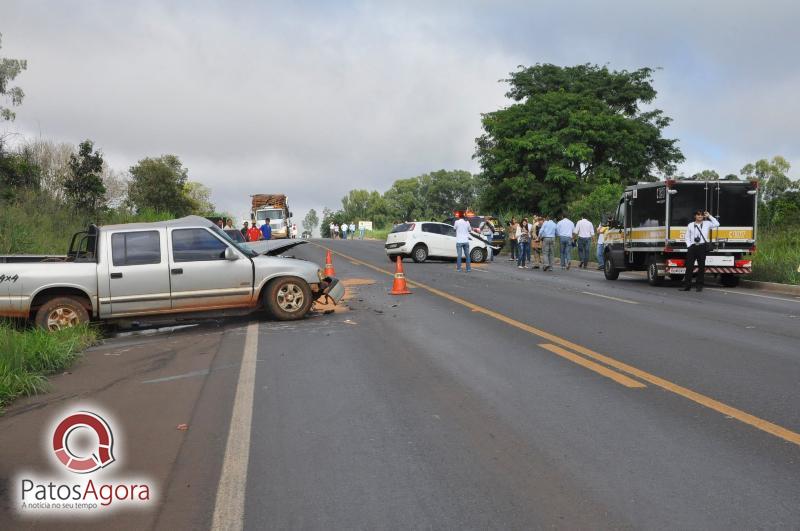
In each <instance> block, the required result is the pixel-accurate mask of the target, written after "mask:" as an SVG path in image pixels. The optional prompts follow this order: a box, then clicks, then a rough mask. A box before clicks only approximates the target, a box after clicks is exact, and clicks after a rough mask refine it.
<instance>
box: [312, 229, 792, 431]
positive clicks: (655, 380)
mask: <svg viewBox="0 0 800 531" xmlns="http://www.w3.org/2000/svg"><path fill="white" fill-rule="evenodd" d="M314 245H317V246H319V247H322V248H323V249H327V250H329V251H331V252H332V253H334V254H337V255H339V256H341V257H343V258H346V259H347V260H350V261H351V262H356V263H358V264H360V265H362V266H364V267H368V268H370V269H372V270H374V271H377V272H379V273H383V274H385V275H389V276H392V275H394V273H392V272H390V271H386V270H385V269H381V268H380V267H377V266H374V265H372V264H370V263H367V262H364V261H363V260H359V259H358V258H353V257H351V256H348V255H346V254H343V253H340V252H338V251H334V250H333V249H329V248H328V247H325V246H323V245H319V244H316V243H315V244H314ZM407 283H408V284H410V285H411V286H414V287H418V288H422V289H424V290H426V291H428V292H430V293H433V294H434V295H439V296H440V297H442V298H445V299H447V300H449V301H452V302H454V303H456V304H460V305H462V306H465V307H467V308H469V309H471V310H473V311H474V312H478V313H482V314H484V315H488V316H489V317H493V318H494V319H497V320H498V321H502V322H504V323H506V324H508V325H511V326H513V327H515V328H518V329H520V330H524V331H526V332H528V333H530V334H533V335H535V336H539V337H541V338H543V339H546V340H547V341H549V342H551V343H555V344H557V345H561V346H562V347H566V348H569V349H572V350H574V351H575V352H579V353H581V354H583V355H584V356H586V357H589V358H592V359H594V360H596V361H599V362H601V363H604V364H605V365H608V366H609V367H613V368H615V369H617V370H618V371H620V372H624V373H626V374H628V375H630V376H634V377H636V378H639V379H640V380H644V381H645V382H648V383H651V384H653V385H655V386H657V387H660V388H662V389H665V390H667V391H670V392H671V393H674V394H676V395H679V396H682V397H683V398H686V399H688V400H691V401H692V402H695V403H697V404H700V405H701V406H704V407H707V408H709V409H712V410H714V411H716V412H718V413H722V414H723V415H726V416H728V417H731V418H734V419H736V420H738V421H740V422H743V423H745V424H748V425H749V426H752V427H754V428H756V429H759V430H761V431H763V432H766V433H769V434H770V435H774V436H775V437H779V438H781V439H783V440H785V441H788V442H791V443H794V444H796V445H798V446H800V433H797V432H794V431H791V430H789V429H787V428H784V427H783V426H779V425H778V424H775V423H773V422H770V421H768V420H764V419H762V418H759V417H756V416H755V415H751V414H750V413H747V412H745V411H742V410H741V409H737V408H735V407H733V406H729V405H727V404H725V403H723V402H720V401H718V400H714V399H713V398H711V397H708V396H706V395H703V394H701V393H698V392H696V391H692V390H691V389H688V388H686V387H683V386H680V385H678V384H675V383H672V382H670V381H669V380H665V379H663V378H660V377H658V376H655V375H654V374H650V373H649V372H646V371H643V370H641V369H637V368H636V367H633V366H632V365H628V364H627V363H624V362H621V361H618V360H616V359H614V358H611V357H609V356H605V355H603V354H600V353H598V352H595V351H593V350H591V349H588V348H586V347H583V346H581V345H578V344H577V343H573V342H572V341H569V340H568V339H564V338H562V337H559V336H557V335H555V334H551V333H550V332H545V331H544V330H540V329H538V328H536V327H533V326H530V325H528V324H525V323H523V322H520V321H517V320H516V319H512V318H511V317H508V316H506V315H503V314H502V313H499V312H495V311H493V310H490V309H488V308H484V307H483V306H479V305H477V304H474V303H472V302H469V301H467V300H464V299H462V298H460V297H456V296H455V295H451V294H449V293H447V292H445V291H442V290H439V289H436V288H433V287H430V286H427V285H425V284H422V283H420V282H416V281H412V280H408V281H407Z"/></svg>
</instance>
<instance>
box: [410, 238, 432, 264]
mask: <svg viewBox="0 0 800 531" xmlns="http://www.w3.org/2000/svg"><path fill="white" fill-rule="evenodd" d="M411 258H413V259H414V261H415V262H416V263H418V264H421V263H422V262H424V261H425V260H427V259H428V248H427V247H425V245H424V244H421V243H419V244H417V246H416V247H414V250H413V251H411Z"/></svg>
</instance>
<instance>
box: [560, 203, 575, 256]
mask: <svg viewBox="0 0 800 531" xmlns="http://www.w3.org/2000/svg"><path fill="white" fill-rule="evenodd" d="M560 217H561V219H560V220H559V221H558V223H557V224H556V233H557V234H558V239H559V243H560V244H561V269H569V266H570V261H571V259H572V236H573V233H574V232H575V223H573V222H572V220H571V219H569V218H568V217H567V215H566V214H563V213H562V214H561V216H560Z"/></svg>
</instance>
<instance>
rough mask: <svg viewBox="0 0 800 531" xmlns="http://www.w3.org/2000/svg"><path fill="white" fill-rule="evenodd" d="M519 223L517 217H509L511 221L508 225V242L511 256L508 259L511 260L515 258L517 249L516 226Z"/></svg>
mask: <svg viewBox="0 0 800 531" xmlns="http://www.w3.org/2000/svg"><path fill="white" fill-rule="evenodd" d="M518 226H519V224H518V223H517V218H511V223H509V225H508V242H509V244H510V247H511V256H510V257H509V259H508V261H509V262H513V261H515V260H516V259H517V254H518V252H519V249H518V248H517V245H519V244H518V243H517V227H518Z"/></svg>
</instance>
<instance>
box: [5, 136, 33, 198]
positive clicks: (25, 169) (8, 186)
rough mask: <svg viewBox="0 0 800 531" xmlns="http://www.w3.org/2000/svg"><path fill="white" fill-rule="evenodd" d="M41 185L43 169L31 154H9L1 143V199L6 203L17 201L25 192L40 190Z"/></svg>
mask: <svg viewBox="0 0 800 531" xmlns="http://www.w3.org/2000/svg"><path fill="white" fill-rule="evenodd" d="M40 183H41V168H40V167H39V166H38V165H37V164H36V162H35V161H34V159H33V156H32V154H31V152H30V151H29V150H28V149H23V150H22V152H21V153H7V152H5V151H4V149H3V143H2V141H0V199H2V200H3V201H5V202H8V201H12V200H14V199H16V198H17V197H18V195H19V193H20V192H22V191H23V190H38V189H39V187H40Z"/></svg>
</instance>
